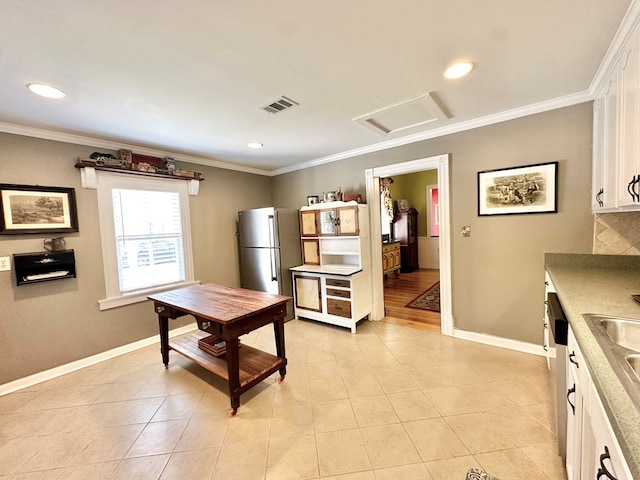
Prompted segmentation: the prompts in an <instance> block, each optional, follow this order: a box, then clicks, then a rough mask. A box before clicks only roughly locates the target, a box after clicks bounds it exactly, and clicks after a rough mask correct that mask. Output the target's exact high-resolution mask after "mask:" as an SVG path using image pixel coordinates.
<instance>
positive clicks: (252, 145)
mask: <svg viewBox="0 0 640 480" xmlns="http://www.w3.org/2000/svg"><path fill="white" fill-rule="evenodd" d="M263 146H264V145H263V144H262V143H260V142H249V143H247V147H249V148H262V147H263Z"/></svg>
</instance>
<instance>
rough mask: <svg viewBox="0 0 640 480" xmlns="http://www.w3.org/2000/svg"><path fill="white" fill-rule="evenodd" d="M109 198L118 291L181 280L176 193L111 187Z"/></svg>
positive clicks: (181, 251)
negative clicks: (114, 242) (113, 232)
mask: <svg viewBox="0 0 640 480" xmlns="http://www.w3.org/2000/svg"><path fill="white" fill-rule="evenodd" d="M112 201H113V220H114V230H115V241H116V261H117V264H118V265H117V271H118V282H119V286H120V291H121V292H122V293H127V292H132V291H135V290H139V289H145V288H149V287H154V286H161V285H165V284H171V283H176V282H181V281H184V280H185V266H184V250H183V237H182V222H181V216H180V195H179V194H178V193H177V192H163V191H146V190H137V189H121V188H114V189H113V190H112Z"/></svg>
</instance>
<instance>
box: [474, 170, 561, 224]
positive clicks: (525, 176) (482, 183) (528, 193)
mask: <svg viewBox="0 0 640 480" xmlns="http://www.w3.org/2000/svg"><path fill="white" fill-rule="evenodd" d="M557 211H558V162H550V163H540V164H537V165H525V166H522V167H513V168H502V169H498V170H486V171H484V172H478V215H508V214H514V213H515V214H517V213H555V212H557Z"/></svg>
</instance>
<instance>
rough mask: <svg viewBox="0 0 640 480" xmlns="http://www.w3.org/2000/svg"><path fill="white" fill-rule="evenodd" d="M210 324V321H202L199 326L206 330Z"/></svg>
mask: <svg viewBox="0 0 640 480" xmlns="http://www.w3.org/2000/svg"><path fill="white" fill-rule="evenodd" d="M210 326H211V322H202V325H201V326H200V328H201V329H202V330H206V329H207V328H209V327H210Z"/></svg>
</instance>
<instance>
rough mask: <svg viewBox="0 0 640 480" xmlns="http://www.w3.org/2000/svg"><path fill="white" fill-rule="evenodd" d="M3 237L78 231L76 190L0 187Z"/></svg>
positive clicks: (0, 227)
mask: <svg viewBox="0 0 640 480" xmlns="http://www.w3.org/2000/svg"><path fill="white" fill-rule="evenodd" d="M0 210H1V212H2V215H0V234H2V235H11V234H24V233H45V234H47V233H69V232H77V231H78V213H77V211H76V197H75V190H74V189H73V188H63V187H41V186H31V185H8V184H0Z"/></svg>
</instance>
